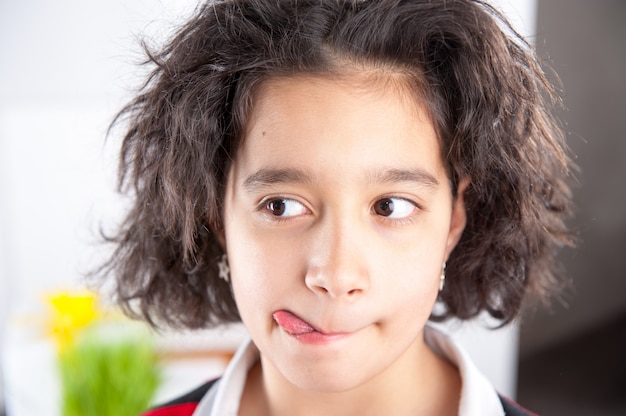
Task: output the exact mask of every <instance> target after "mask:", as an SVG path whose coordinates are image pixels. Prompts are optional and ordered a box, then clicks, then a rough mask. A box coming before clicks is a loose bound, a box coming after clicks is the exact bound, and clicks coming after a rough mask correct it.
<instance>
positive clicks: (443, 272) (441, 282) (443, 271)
mask: <svg viewBox="0 0 626 416" xmlns="http://www.w3.org/2000/svg"><path fill="white" fill-rule="evenodd" d="M445 283H446V262H445V261H444V262H443V267H442V268H441V277H440V278H439V291H440V292H441V291H442V290H443V286H444V285H445Z"/></svg>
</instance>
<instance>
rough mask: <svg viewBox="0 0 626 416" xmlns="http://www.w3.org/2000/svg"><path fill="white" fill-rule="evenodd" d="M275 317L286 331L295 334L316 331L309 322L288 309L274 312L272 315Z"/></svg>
mask: <svg viewBox="0 0 626 416" xmlns="http://www.w3.org/2000/svg"><path fill="white" fill-rule="evenodd" d="M272 316H273V317H274V321H276V323H277V324H278V325H280V326H281V327H282V328H283V329H284V330H285V331H287V332H289V333H290V334H293V335H302V334H308V333H310V332H315V328H313V327H312V326H311V325H309V324H308V323H306V322H304V321H303V320H302V319H300V318H298V317H297V316H296V315H294V314H292V313H291V312H287V311H278V312H274V314H273V315H272Z"/></svg>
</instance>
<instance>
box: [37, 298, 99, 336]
mask: <svg viewBox="0 0 626 416" xmlns="http://www.w3.org/2000/svg"><path fill="white" fill-rule="evenodd" d="M47 301H48V303H49V304H50V306H52V317H51V318H50V321H49V325H50V327H49V332H50V334H51V335H52V337H53V338H54V339H55V340H56V341H57V343H58V345H59V346H60V347H61V348H64V347H66V346H67V345H69V344H71V343H72V342H73V341H74V338H75V337H76V335H77V334H78V332H79V331H80V330H81V329H83V328H84V327H86V326H87V325H89V324H90V323H92V322H93V321H94V320H95V319H97V318H98V317H100V316H101V312H100V310H99V309H98V297H97V295H96V294H95V293H93V292H88V291H81V292H58V293H54V294H52V295H50V296H48V297H47Z"/></svg>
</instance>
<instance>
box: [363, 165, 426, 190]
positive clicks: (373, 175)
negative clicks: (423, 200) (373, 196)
mask: <svg viewBox="0 0 626 416" xmlns="http://www.w3.org/2000/svg"><path fill="white" fill-rule="evenodd" d="M369 181H370V183H372V184H375V183H399V182H413V183H416V184H418V185H421V186H424V187H426V188H431V189H435V188H437V187H438V186H439V181H438V180H437V178H436V177H435V176H433V175H432V174H430V173H429V172H427V171H425V170H424V169H398V168H391V169H382V170H374V171H372V172H370V175H369Z"/></svg>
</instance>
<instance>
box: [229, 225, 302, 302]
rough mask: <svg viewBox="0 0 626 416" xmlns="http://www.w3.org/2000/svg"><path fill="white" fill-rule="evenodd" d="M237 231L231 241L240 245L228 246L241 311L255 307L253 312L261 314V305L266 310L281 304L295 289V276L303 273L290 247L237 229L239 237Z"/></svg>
mask: <svg viewBox="0 0 626 416" xmlns="http://www.w3.org/2000/svg"><path fill="white" fill-rule="evenodd" d="M241 231H242V232H243V231H244V230H241ZM235 232H237V229H236V228H233V229H232V230H231V232H229V233H228V235H227V242H237V244H230V243H229V244H227V246H228V259H229V262H230V269H231V281H232V285H233V291H234V294H235V300H236V301H237V304H238V306H239V309H240V311H241V312H242V313H243V311H242V309H252V311H253V313H259V312H260V310H259V307H262V308H263V310H265V309H266V308H268V309H272V308H274V307H277V306H280V305H279V304H278V303H279V302H280V300H281V298H282V299H284V298H285V296H289V293H290V292H292V291H293V290H294V289H293V286H294V281H295V279H294V277H297V276H299V275H300V274H299V273H300V270H299V266H298V262H297V260H295V259H296V253H293V252H291V251H287V250H288V249H289V247H282V245H281V244H278V243H277V242H276V241H273V240H272V238H271V236H267V235H265V236H257V235H255V234H254V233H251V232H249V231H247V232H245V235H244V234H240V233H239V232H237V234H239V235H238V236H237V235H234V234H235ZM229 236H230V238H229ZM291 247H292V248H293V247H294V246H293V245H291ZM292 251H293V250H292ZM255 310H256V311H255Z"/></svg>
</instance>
